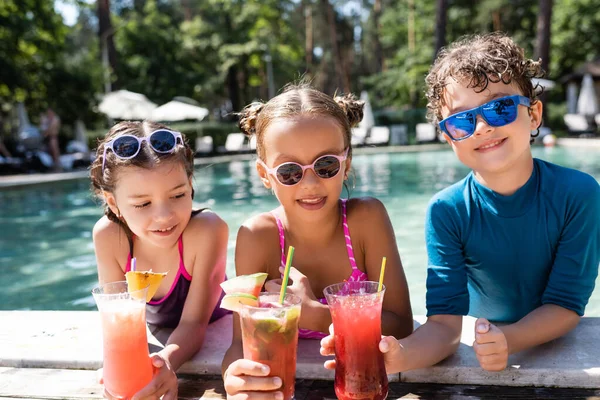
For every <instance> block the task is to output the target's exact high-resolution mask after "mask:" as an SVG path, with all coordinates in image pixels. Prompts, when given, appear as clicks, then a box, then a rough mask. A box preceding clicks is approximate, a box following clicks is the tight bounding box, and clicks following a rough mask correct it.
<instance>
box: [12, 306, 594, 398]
mask: <svg viewBox="0 0 600 400" xmlns="http://www.w3.org/2000/svg"><path fill="white" fill-rule="evenodd" d="M0 321H1V323H0V399H5V398H39V399H59V398H60V399H63V398H65V399H96V398H101V397H102V390H101V387H100V385H98V384H97V382H96V369H98V368H100V367H101V364H102V349H101V346H102V340H101V330H100V318H99V314H98V312H95V311H2V312H0ZM424 321H425V317H423V316H417V317H415V326H418V325H419V324H420V323H423V322H424ZM473 325H474V319H473V318H465V319H464V326H463V337H462V339H461V345H460V347H459V350H458V352H457V353H456V354H455V355H453V356H451V357H450V358H448V359H447V360H445V361H443V362H442V363H440V364H438V365H436V366H434V367H431V368H426V369H423V370H416V371H410V372H407V373H402V374H394V375H390V376H389V378H390V382H391V383H390V396H389V398H409V399H448V398H452V399H491V398H495V399H498V398H507V399H511V398H522V399H525V398H526V399H538V398H539V399H542V398H544V399H577V398H581V399H600V346H599V344H600V341H599V337H600V334H599V332H600V318H583V319H582V320H581V323H580V324H579V326H578V327H577V328H576V329H575V330H574V331H573V332H571V333H570V334H568V335H567V336H565V337H563V338H560V339H558V340H555V341H553V342H551V343H548V344H546V345H543V346H540V347H538V348H536V349H534V350H530V351H526V352H523V353H520V354H517V355H514V356H511V358H510V360H509V361H510V362H509V364H510V366H509V368H507V369H506V370H505V371H502V372H499V373H490V372H485V371H483V370H481V368H480V367H479V365H478V363H477V360H476V358H475V355H474V353H473V350H472V348H471V344H472V342H473ZM167 334H168V332H165V331H159V332H155V334H151V333H150V336H149V342H150V347H151V350H152V351H155V350H157V349H158V348H159V347H160V346H162V345H161V342H164V340H165V338H166V336H167ZM230 341H231V316H227V317H225V318H223V319H221V320H219V321H217V322H215V323H213V324H211V325H210V327H209V330H208V331H207V335H206V340H205V344H204V346H203V349H202V350H201V351H200V352H199V353H198V354H197V355H196V356H195V357H194V358H193V359H192V360H191V361H189V362H188V363H186V364H184V365H183V366H182V368H181V369H180V370H179V372H178V374H179V376H180V378H181V379H180V398H183V399H192V398H193V399H198V398H224V397H225V394H224V390H223V385H222V382H221V379H220V378H219V375H220V371H221V360H222V358H223V354H224V353H225V350H226V349H227V348H228V347H229V344H230ZM324 359H325V358H324V357H322V356H321V355H320V354H319V342H318V341H316V340H301V341H300V343H299V350H298V363H297V374H296V375H297V379H298V382H297V392H298V395H297V399H319V398H335V394H334V392H333V382H332V378H333V373H332V372H331V371H326V370H325V369H324V368H323V366H322V365H323V361H324Z"/></svg>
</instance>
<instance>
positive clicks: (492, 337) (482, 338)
mask: <svg viewBox="0 0 600 400" xmlns="http://www.w3.org/2000/svg"><path fill="white" fill-rule="evenodd" d="M475 342H476V343H479V344H484V343H503V342H504V343H505V342H506V338H505V336H504V332H502V331H501V330H500V328H498V327H497V326H496V325H494V324H489V326H488V330H487V332H485V333H481V332H477V331H476V333H475Z"/></svg>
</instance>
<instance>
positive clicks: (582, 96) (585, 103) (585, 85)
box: [577, 74, 599, 115]
mask: <svg viewBox="0 0 600 400" xmlns="http://www.w3.org/2000/svg"><path fill="white" fill-rule="evenodd" d="M598 112H599V108H598V98H597V97H596V90H595V89H594V79H592V76H591V75H590V74H585V75H584V76H583V81H582V82H581V91H580V92H579V98H578V99H577V113H578V114H583V115H595V114H598Z"/></svg>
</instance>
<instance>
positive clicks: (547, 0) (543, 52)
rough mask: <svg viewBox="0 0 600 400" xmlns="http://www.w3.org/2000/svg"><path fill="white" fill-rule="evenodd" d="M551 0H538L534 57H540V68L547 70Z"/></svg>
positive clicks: (548, 62)
mask: <svg viewBox="0 0 600 400" xmlns="http://www.w3.org/2000/svg"><path fill="white" fill-rule="evenodd" d="M552 1H553V0H539V3H538V4H539V12H538V19H537V34H536V39H535V51H534V57H535V58H541V59H542V68H543V69H544V71H546V72H548V67H549V66H550V25H551V22H552Z"/></svg>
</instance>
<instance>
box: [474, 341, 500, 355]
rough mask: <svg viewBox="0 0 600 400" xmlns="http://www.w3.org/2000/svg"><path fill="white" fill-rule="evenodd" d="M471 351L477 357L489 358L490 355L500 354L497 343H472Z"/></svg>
mask: <svg viewBox="0 0 600 400" xmlns="http://www.w3.org/2000/svg"><path fill="white" fill-rule="evenodd" d="M473 350H475V353H476V354H477V355H479V356H489V355H492V354H500V353H501V349H500V346H499V345H498V343H477V342H475V343H473Z"/></svg>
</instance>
